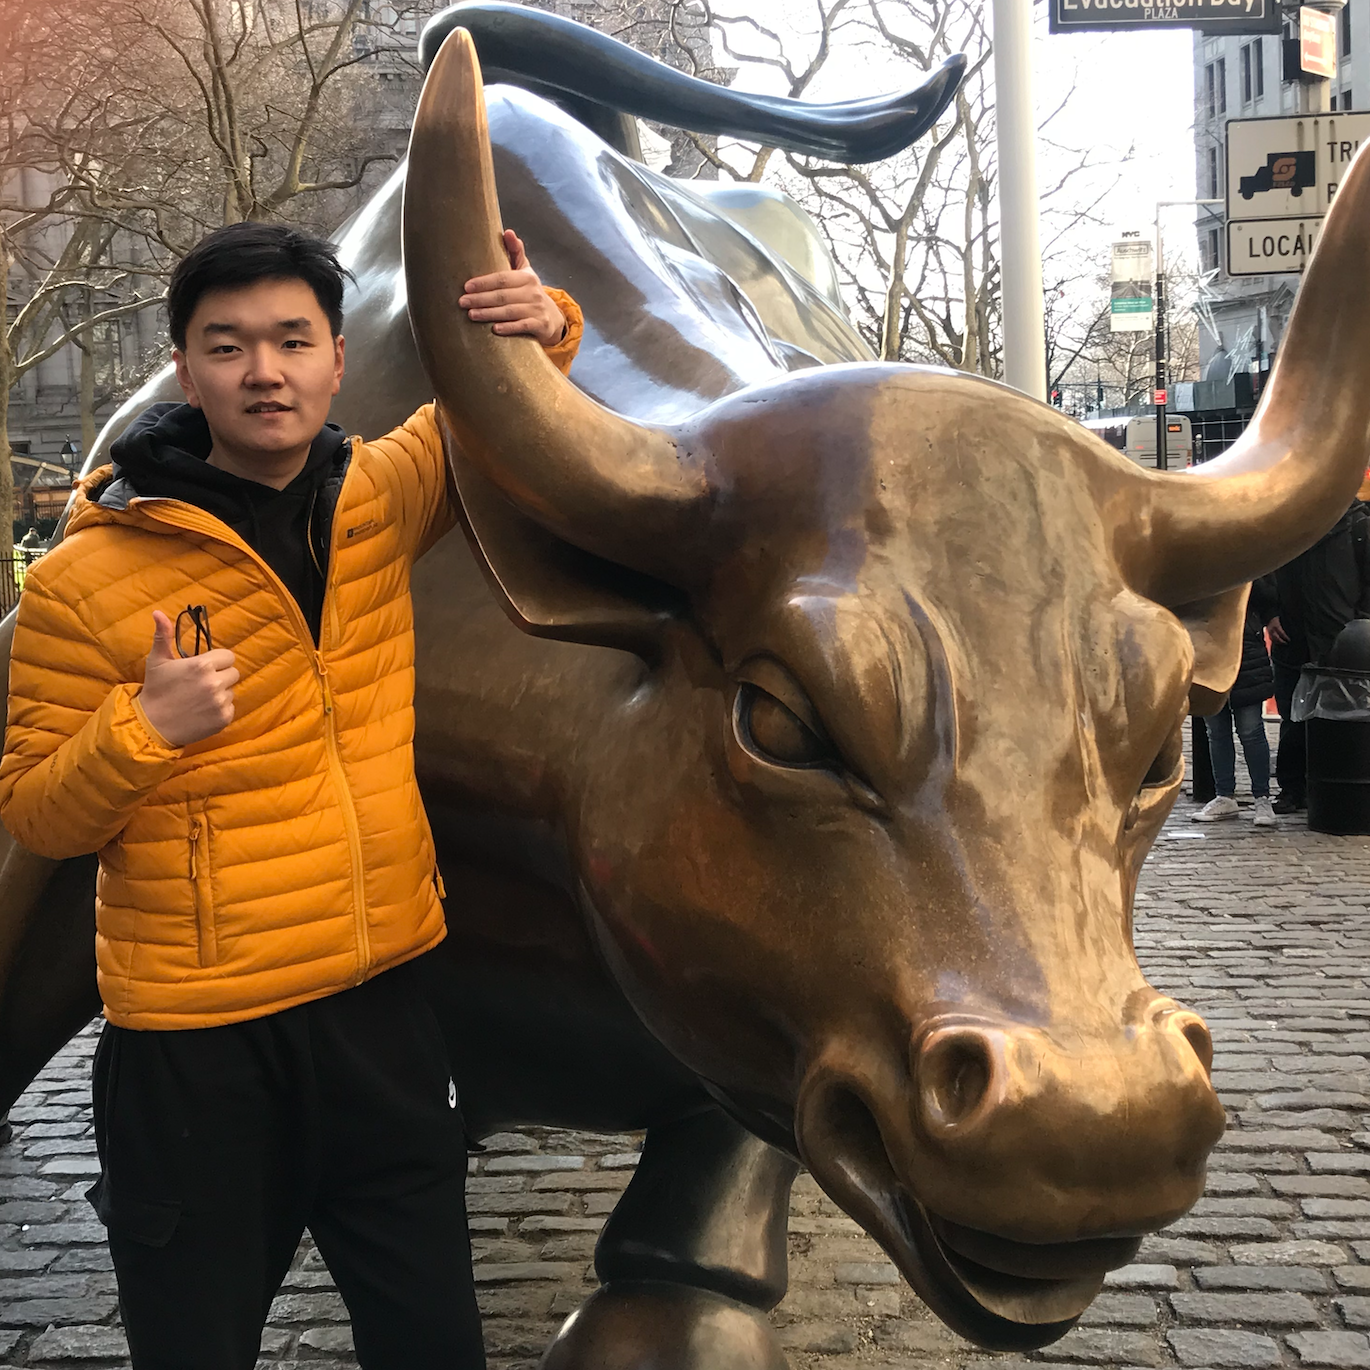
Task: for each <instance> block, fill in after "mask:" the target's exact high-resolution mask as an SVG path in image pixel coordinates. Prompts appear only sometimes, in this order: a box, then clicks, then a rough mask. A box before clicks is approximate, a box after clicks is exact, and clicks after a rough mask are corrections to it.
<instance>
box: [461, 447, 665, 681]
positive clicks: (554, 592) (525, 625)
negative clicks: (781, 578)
mask: <svg viewBox="0 0 1370 1370" xmlns="http://www.w3.org/2000/svg"><path fill="white" fill-rule="evenodd" d="M448 459H449V461H450V462H451V464H452V470H453V474H454V476H455V479H456V485H457V493H458V495H459V496H460V519H461V523H462V527H463V528H464V529H465V531H466V538H467V541H468V542H469V543H470V545H471V551H472V552H473V553H474V555H475V558H476V562H477V564H478V565H479V566H480V568H481V570H482V571H483V572H484V573H485V578H486V580H487V581H488V583H489V585H490V588H491V589H492V590H493V591H494V593H495V597H496V599H498V600H499V602H500V604H501V606H502V607H503V609H504V611H505V612H506V613H507V614H508V615H509V617H510V618H511V619H512V620H513V622H514V624H515V626H516V627H518V628H520V629H522V630H523V631H524V632H525V633H530V634H531V635H532V636H534V637H550V638H555V639H557V640H558V641H561V642H580V643H584V644H586V645H589V646H596V647H616V648H618V649H620V650H621V651H627V652H633V653H635V654H636V655H638V656H641V657H644V658H646V659H648V660H650V659H652V658H653V657H655V656H656V655H657V652H658V650H659V646H660V643H661V639H662V636H663V634H664V633H665V631H666V629H667V626H668V625H669V624H670V623H671V622H673V621H675V620H677V619H679V618H680V617H682V616H683V614H684V613H685V610H686V600H685V596H684V595H683V594H681V593H680V592H679V591H678V590H676V589H674V588H673V587H671V586H669V585H666V584H665V583H664V582H662V581H659V580H654V579H652V578H651V577H650V576H644V575H642V574H640V573H639V572H637V571H632V570H629V569H628V568H627V567H626V566H619V565H616V564H615V563H614V562H611V561H605V560H604V559H603V558H601V557H596V556H592V555H591V554H590V553H588V552H584V551H582V550H581V549H580V548H579V547H575V546H573V545H572V544H571V543H569V542H566V541H564V540H563V539H561V538H559V537H557V536H556V535H555V534H553V533H549V532H548V531H547V530H546V529H545V528H543V527H542V525H541V524H539V523H535V522H534V521H533V520H532V519H531V518H529V517H528V516H527V515H526V514H524V513H522V512H521V511H520V510H518V509H517V508H515V507H514V505H513V504H512V503H511V502H510V501H509V500H508V498H506V496H505V495H504V494H503V493H502V492H501V491H500V490H499V489H497V488H496V486H495V485H494V484H493V483H492V482H491V481H490V480H488V479H487V478H486V477H485V476H483V475H481V473H480V472H479V471H477V470H476V469H475V467H474V466H472V465H471V464H470V463H469V462H468V461H466V460H465V459H464V458H463V457H462V456H461V454H460V452H459V450H458V449H457V448H456V446H455V444H454V443H452V442H450V440H449V443H448Z"/></svg>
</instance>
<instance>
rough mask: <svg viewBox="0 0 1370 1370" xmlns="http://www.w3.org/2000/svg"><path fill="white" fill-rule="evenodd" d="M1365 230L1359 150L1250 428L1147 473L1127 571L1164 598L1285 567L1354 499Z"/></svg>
mask: <svg viewBox="0 0 1370 1370" xmlns="http://www.w3.org/2000/svg"><path fill="white" fill-rule="evenodd" d="M1300 228H1301V226H1300ZM1367 232H1370V157H1368V156H1367V152H1366V150H1365V149H1364V148H1362V149H1361V151H1360V153H1359V154H1358V155H1357V157H1356V160H1355V162H1354V163H1353V164H1352V166H1351V168H1350V170H1349V171H1348V173H1347V175H1346V177H1345V178H1344V179H1343V181H1342V183H1341V187H1340V189H1339V190H1338V191H1337V195H1336V199H1335V200H1334V201H1333V202H1332V207H1331V210H1330V212H1329V213H1328V215H1327V219H1326V221H1325V222H1324V224H1323V229H1322V235H1321V238H1320V239H1319V242H1318V246H1317V250H1316V251H1315V252H1314V253H1313V256H1312V260H1311V261H1310V262H1309V264H1308V268H1307V271H1306V273H1305V275H1304V280H1303V285H1302V287H1301V288H1300V290H1299V295H1298V299H1297V301H1296V302H1295V306H1294V311H1293V315H1292V316H1291V318H1290V320H1289V326H1288V328H1287V329H1286V330H1285V334H1284V340H1283V342H1282V343H1281V345H1280V350H1279V357H1278V360H1277V361H1276V364H1275V367H1274V370H1273V371H1272V372H1271V374H1270V378H1269V380H1268V382H1267V384H1266V388H1265V393H1264V395H1263V396H1262V397H1261V403H1260V406H1259V408H1258V409H1257V410H1256V414H1255V417H1254V418H1253V419H1252V420H1251V423H1250V425H1249V426H1248V428H1247V430H1246V432H1245V433H1244V434H1243V435H1242V437H1241V438H1240V440H1239V441H1238V442H1237V443H1236V444H1235V445H1234V446H1233V447H1231V448H1230V449H1229V450H1228V451H1227V452H1225V453H1224V454H1223V455H1222V456H1221V457H1219V458H1217V459H1216V460H1214V461H1212V462H1210V463H1207V464H1205V465H1204V466H1203V467H1201V468H1200V471H1199V472H1196V473H1195V474H1194V475H1192V476H1189V477H1187V478H1176V477H1166V476H1164V475H1150V474H1148V475H1146V476H1145V477H1144V478H1143V479H1144V480H1145V483H1146V486H1147V492H1148V495H1149V498H1148V500H1147V501H1146V507H1149V511H1150V513H1149V518H1148V519H1143V520H1142V521H1141V523H1142V525H1143V526H1144V528H1145V532H1144V534H1143V537H1142V538H1140V539H1138V540H1137V541H1136V542H1135V543H1134V545H1133V546H1132V547H1131V548H1130V549H1129V550H1128V553H1125V554H1124V557H1123V564H1124V566H1129V565H1130V567H1131V568H1132V569H1133V570H1134V571H1135V572H1136V574H1135V575H1134V576H1132V577H1130V578H1131V579H1132V580H1133V583H1134V584H1137V586H1138V588H1139V589H1142V588H1144V592H1145V593H1146V594H1148V595H1149V596H1150V597H1151V598H1152V599H1154V600H1156V601H1157V602H1158V603H1161V604H1169V605H1180V604H1186V603H1191V602H1193V601H1195V600H1199V599H1203V598H1206V597H1207V596H1209V595H1213V594H1217V593H1219V592H1221V591H1223V590H1227V589H1231V588H1233V587H1234V586H1237V585H1241V584H1243V583H1244V582H1246V581H1249V580H1252V579H1254V578H1255V577H1257V576H1260V575H1264V574H1265V573H1266V572H1267V571H1272V570H1274V569H1275V568H1276V567H1277V566H1282V565H1283V564H1284V563H1285V562H1286V561H1288V560H1289V559H1290V558H1291V557H1295V556H1297V555H1298V554H1299V553H1300V552H1302V551H1303V550H1304V549H1305V548H1307V547H1310V546H1312V544H1313V543H1314V542H1316V541H1317V539H1318V538H1319V537H1321V536H1322V535H1323V533H1325V532H1326V531H1327V530H1328V529H1329V528H1330V527H1332V525H1333V524H1334V523H1335V522H1336V521H1337V519H1338V518H1339V517H1340V516H1341V515H1342V513H1344V512H1345V510H1346V507H1347V505H1348V504H1349V503H1350V502H1351V499H1352V497H1353V496H1354V495H1355V493H1356V489H1357V487H1358V486H1359V485H1360V483H1361V480H1362V479H1363V477H1364V475H1365V469H1366V465H1367V461H1368V460H1370V382H1367V379H1366V374H1365V368H1366V358H1367V357H1370V257H1368V256H1367V253H1366V235H1367Z"/></svg>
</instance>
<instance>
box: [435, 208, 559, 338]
mask: <svg viewBox="0 0 1370 1370" xmlns="http://www.w3.org/2000/svg"><path fill="white" fill-rule="evenodd" d="M504 251H505V253H506V254H507V255H508V258H509V270H508V271H495V272H492V273H491V274H490V275H489V276H475V277H473V278H472V279H471V280H469V281H467V282H466V286H465V290H466V293H465V294H464V295H463V296H462V297H461V299H460V300H459V301H458V303H459V304H460V305H461V307H462V308H463V309H464V310H465V311H466V313H467V317H468V318H470V319H471V321H472V322H473V323H488V324H490V325H491V330H490V331H491V332H492V333H499V334H501V335H502V336H504V337H514V336H515V335H517V334H520V333H527V334H529V335H530V336H532V337H534V338H536V339H537V340H538V342H540V343H541V344H542V345H543V346H544V347H553V346H555V345H556V344H557V343H559V342H560V341H561V340H562V338H564V337H565V336H566V316H565V315H564V314H563V313H562V312H561V310H560V309H558V308H557V304H556V301H555V300H553V299H552V297H551V296H550V295H549V294H548V293H547V292H546V291H545V290H544V289H543V288H542V282H541V281H540V280H539V279H538V273H537V272H536V271H534V270H533V268H532V267H531V266H529V265H528V254H527V253H526V252H525V251H524V249H523V243H522V241H521V240H520V238H519V235H518V234H517V233H515V232H514V230H513V229H512V228H506V229H505V230H504Z"/></svg>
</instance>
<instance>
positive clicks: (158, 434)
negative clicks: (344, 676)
mask: <svg viewBox="0 0 1370 1370" xmlns="http://www.w3.org/2000/svg"><path fill="white" fill-rule="evenodd" d="M211 446H212V439H211V437H210V434H209V425H208V424H207V423H206V422H205V416H204V413H203V412H202V411H201V410H199V409H196V408H194V407H193V406H191V405H189V404H154V405H152V406H151V407H150V408H148V409H146V410H144V412H143V413H141V414H140V415H139V416H138V417H137V418H136V419H134V421H133V422H132V423H131V424H129V426H128V427H127V428H126V429H125V430H124V432H123V433H122V434H121V435H120V436H119V438H118V439H117V440H116V441H115V442H114V444H113V445H112V446H111V448H110V456H111V457H113V459H114V479H115V481H116V482H120V481H122V482H126V486H127V488H124V489H118V490H116V489H115V487H113V486H107V487H106V489H105V491H104V492H103V493H102V494H101V496H100V500H101V502H104V501H105V500H106V499H108V498H113V499H114V500H115V501H116V502H119V503H126V502H127V499H128V498H130V497H132V496H133V495H140V496H144V497H146V498H150V499H152V498H155V499H174V500H181V501H183V502H184V503H186V504H194V505H196V506H197V507H199V508H201V509H203V510H204V511H205V512H206V513H207V514H212V515H213V516H214V517H215V518H217V519H220V520H221V521H222V522H224V523H226V524H227V525H228V526H229V527H230V528H231V529H232V530H233V531H234V532H235V533H237V534H238V536H239V537H240V538H242V540H243V541H244V542H245V543H247V545H248V546H249V547H251V548H252V550H253V551H254V552H256V553H257V555H258V556H260V557H261V558H262V560H263V561H265V562H266V564H267V565H268V566H270V567H271V569H272V570H273V571H274V572H275V573H276V574H277V575H278V576H279V577H280V578H281V580H282V582H283V583H284V584H285V587H286V589H287V590H289V591H290V593H291V594H292V595H293V596H294V598H295V602H296V604H298V605H299V606H300V610H301V612H302V613H303V614H304V616H305V621H306V622H307V623H308V624H309V630H310V632H311V633H313V635H314V642H315V644H316V645H317V643H318V641H319V623H320V619H321V617H322V613H323V593H324V582H325V580H326V578H327V572H328V548H329V543H330V537H329V533H330V530H331V527H332V523H333V510H334V509H335V508H336V507H337V503H338V494H339V492H340V491H341V490H342V481H343V476H344V475H345V474H346V470H347V462H348V458H349V457H350V456H351V445H350V444H349V442H348V440H347V436H346V434H345V433H344V432H343V430H342V429H341V428H339V427H338V426H337V425H336V424H333V423H327V424H325V425H324V426H323V428H322V429H321V430H320V432H319V435H318V437H316V438H315V439H314V442H313V445H312V446H311V447H310V449H309V456H308V458H306V460H305V464H304V469H303V470H302V471H301V472H300V474H299V475H298V476H296V477H295V479H294V480H292V481H291V482H290V484H289V485H287V486H286V487H285V489H284V490H276V489H274V488H273V487H272V486H270V485H262V484H261V483H260V482H258V481H255V480H246V479H244V478H243V477H242V476H235V475H233V474H232V473H231V472H229V471H221V470H220V469H219V468H218V467H217V466H211V465H210V464H209V462H208V461H207V460H206V458H207V457H208V456H209V452H210V448H211ZM212 627H213V625H212V624H211V629H212Z"/></svg>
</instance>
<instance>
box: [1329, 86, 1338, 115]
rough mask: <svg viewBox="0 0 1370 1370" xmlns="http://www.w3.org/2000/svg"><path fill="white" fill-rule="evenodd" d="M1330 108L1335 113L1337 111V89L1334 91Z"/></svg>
mask: <svg viewBox="0 0 1370 1370" xmlns="http://www.w3.org/2000/svg"><path fill="white" fill-rule="evenodd" d="M1330 108H1331V110H1332V113H1333V114H1335V113H1336V112H1337V92H1336V91H1335V90H1334V91H1333V92H1332V104H1331V106H1330Z"/></svg>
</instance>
